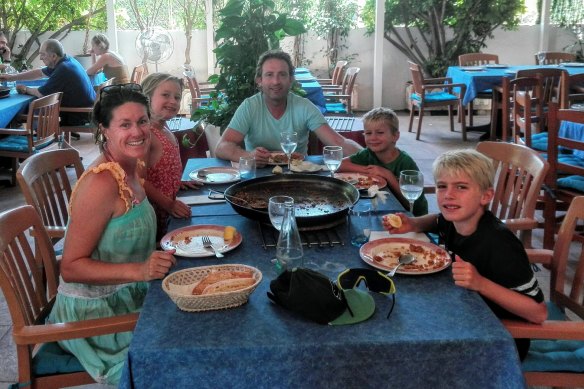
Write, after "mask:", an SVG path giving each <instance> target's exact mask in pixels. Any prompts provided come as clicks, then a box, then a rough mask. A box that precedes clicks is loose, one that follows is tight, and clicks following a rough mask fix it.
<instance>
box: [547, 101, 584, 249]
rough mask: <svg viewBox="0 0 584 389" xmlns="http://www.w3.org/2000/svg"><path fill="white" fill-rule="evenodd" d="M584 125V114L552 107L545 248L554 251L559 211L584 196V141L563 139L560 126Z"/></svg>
mask: <svg viewBox="0 0 584 389" xmlns="http://www.w3.org/2000/svg"><path fill="white" fill-rule="evenodd" d="M563 121H565V122H567V123H565V124H564V125H571V124H574V125H581V126H583V127H584V111H577V110H569V109H562V110H559V109H558V105H557V104H556V103H551V104H550V111H549V130H548V150H547V160H548V162H549V164H550V171H549V174H548V175H547V177H546V187H547V188H549V190H546V191H545V192H544V209H543V218H544V223H545V226H544V247H545V248H551V247H553V244H554V234H555V231H556V224H557V221H558V218H557V215H556V212H557V210H558V209H559V210H561V209H565V208H567V205H568V204H570V203H571V202H572V200H573V199H574V198H575V197H578V196H583V195H584V158H583V157H578V155H584V138H583V137H580V138H568V137H567V136H565V135H563V136H562V135H560V131H559V130H560V125H561V124H562V122H563ZM561 149H570V150H572V154H569V155H562V154H561V152H560V150H561Z"/></svg>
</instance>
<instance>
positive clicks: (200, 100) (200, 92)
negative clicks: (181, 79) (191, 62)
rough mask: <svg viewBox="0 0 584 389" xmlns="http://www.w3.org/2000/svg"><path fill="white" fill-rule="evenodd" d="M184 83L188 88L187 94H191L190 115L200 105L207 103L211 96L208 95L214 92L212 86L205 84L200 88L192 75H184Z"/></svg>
mask: <svg viewBox="0 0 584 389" xmlns="http://www.w3.org/2000/svg"><path fill="white" fill-rule="evenodd" d="M184 76H185V80H186V83H187V85H188V87H189V92H190V94H191V114H192V113H193V112H195V111H196V110H197V109H199V108H200V107H201V106H202V105H205V103H207V102H209V100H210V98H211V96H209V93H210V92H212V91H214V90H215V87H214V86H211V84H207V85H205V86H204V87H201V85H200V84H199V82H198V81H197V78H196V77H195V76H193V75H190V76H189V75H187V74H186V72H185V73H184Z"/></svg>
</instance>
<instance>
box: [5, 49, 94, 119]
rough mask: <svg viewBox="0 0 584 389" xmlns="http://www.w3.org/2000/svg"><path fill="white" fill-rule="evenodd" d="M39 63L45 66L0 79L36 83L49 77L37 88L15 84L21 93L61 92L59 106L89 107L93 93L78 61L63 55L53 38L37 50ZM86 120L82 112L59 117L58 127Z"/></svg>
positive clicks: (44, 93) (45, 94)
mask: <svg viewBox="0 0 584 389" xmlns="http://www.w3.org/2000/svg"><path fill="white" fill-rule="evenodd" d="M39 53H40V58H41V61H43V62H44V64H45V65H46V66H45V67H43V68H40V69H33V70H29V71H26V72H23V73H18V74H10V75H7V74H2V75H0V79H3V80H7V81H18V80H36V79H39V78H45V77H49V79H48V80H47V82H46V83H45V84H44V85H43V86H40V87H38V88H31V87H27V86H24V85H17V87H16V90H17V91H18V93H21V94H29V95H32V96H36V97H43V96H47V95H50V94H52V93H57V92H63V99H62V101H61V106H62V107H91V106H93V103H94V101H95V91H94V90H93V85H92V84H91V80H90V79H89V76H88V75H87V73H86V72H85V69H84V68H83V66H81V64H80V63H79V62H77V60H76V59H75V58H73V57H70V56H68V55H66V54H65V50H64V49H63V45H61V42H59V41H58V40H56V39H48V40H46V41H45V42H43V44H42V45H41V48H40V51H39ZM87 121H88V115H87V114H85V113H67V114H66V115H65V114H61V124H64V125H78V124H83V123H85V122H87Z"/></svg>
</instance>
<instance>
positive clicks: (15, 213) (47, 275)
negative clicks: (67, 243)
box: [0, 205, 138, 388]
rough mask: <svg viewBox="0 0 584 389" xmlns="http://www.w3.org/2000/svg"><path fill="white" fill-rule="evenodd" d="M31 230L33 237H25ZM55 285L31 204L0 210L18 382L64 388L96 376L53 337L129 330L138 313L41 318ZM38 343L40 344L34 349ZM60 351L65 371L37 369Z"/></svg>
mask: <svg viewBox="0 0 584 389" xmlns="http://www.w3.org/2000/svg"><path fill="white" fill-rule="evenodd" d="M31 231H34V233H33V234H32V237H33V240H34V241H35V242H34V243H33V242H31V241H30V239H29V238H28V237H27V235H28V234H30V232H31ZM58 286H59V269H58V266H57V262H56V259H55V252H54V251H53V246H52V244H51V242H50V240H49V236H48V235H47V233H46V231H45V229H44V226H43V223H42V221H41V219H40V217H39V215H38V214H37V212H36V211H35V209H34V208H33V207H32V206H30V205H25V206H22V207H18V208H16V209H12V210H9V211H6V212H3V213H2V214H0V287H1V288H2V292H3V293H4V297H5V298H6V303H7V304H8V310H9V311H10V316H11V318H12V337H13V339H14V343H15V345H16V353H17V357H18V383H19V387H25V386H30V387H31V388H62V387H67V386H75V385H83V384H89V383H92V382H94V380H93V379H92V378H91V376H89V374H87V372H85V371H84V370H83V368H82V367H81V364H80V363H79V361H78V360H77V359H76V358H75V357H74V356H72V355H70V354H68V353H66V352H65V351H64V350H62V349H61V348H60V347H59V346H58V344H57V343H55V342H57V341H59V340H67V339H75V338H86V337H90V336H99V335H105V334H111V333H117V332H126V331H132V330H133V329H134V327H135V325H136V321H137V318H138V314H128V315H123V316H116V317H110V318H105V319H92V320H84V321H79V322H71V323H55V324H45V319H46V317H47V316H48V314H49V313H50V311H51V307H52V306H53V303H54V301H55V298H56V295H57V288H58ZM43 344H44V345H43ZM38 345H43V346H42V347H40V349H38V351H37V350H35V346H38ZM46 350H52V351H58V352H62V354H61V355H58V354H59V353H58V352H57V353H56V354H48V353H47V352H46ZM35 351H36V352H35ZM60 356H63V357H64V358H67V359H68V367H70V368H69V369H68V371H69V372H67V373H62V372H60V371H58V370H55V371H53V370H47V371H44V372H43V375H42V376H41V375H39V372H38V371H35V370H36V369H37V368H38V366H39V365H41V363H42V362H41V361H42V360H45V362H46V363H42V364H44V365H45V366H47V364H48V365H51V366H54V365H56V364H57V362H58V359H60ZM47 358H48V361H47Z"/></svg>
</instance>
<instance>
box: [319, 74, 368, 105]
mask: <svg viewBox="0 0 584 389" xmlns="http://www.w3.org/2000/svg"><path fill="white" fill-rule="evenodd" d="M359 71H361V68H358V67H350V68H348V69H347V71H346V72H345V77H344V78H343V82H342V84H341V88H340V89H336V88H333V89H327V88H326V87H323V91H324V92H325V94H324V98H325V100H326V105H325V107H326V112H325V113H324V114H325V115H348V116H351V115H353V101H352V98H353V87H354V86H355V81H356V80H357V74H359Z"/></svg>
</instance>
